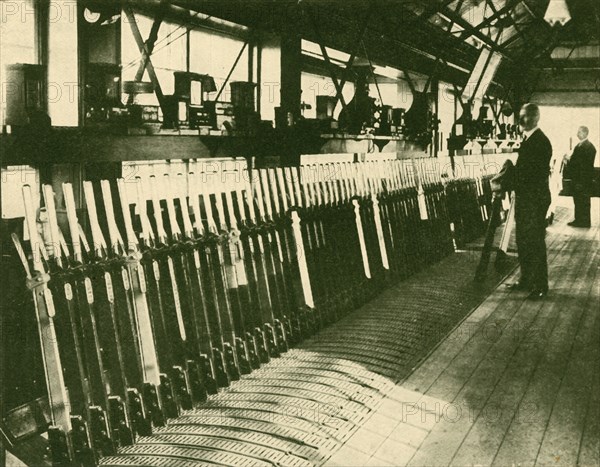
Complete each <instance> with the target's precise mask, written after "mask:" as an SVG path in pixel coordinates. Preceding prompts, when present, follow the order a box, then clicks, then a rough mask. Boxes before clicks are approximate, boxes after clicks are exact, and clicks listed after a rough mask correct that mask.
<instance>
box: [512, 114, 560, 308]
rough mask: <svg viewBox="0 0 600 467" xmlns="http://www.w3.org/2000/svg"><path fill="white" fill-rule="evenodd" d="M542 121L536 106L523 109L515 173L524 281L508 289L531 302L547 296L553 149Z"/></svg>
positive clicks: (516, 219) (517, 233)
mask: <svg viewBox="0 0 600 467" xmlns="http://www.w3.org/2000/svg"><path fill="white" fill-rule="evenodd" d="M539 119H540V109H539V108H538V106H537V105H535V104H525V105H524V106H523V108H522V109H521V112H520V114H519V120H520V121H519V123H520V125H521V128H522V129H523V133H524V138H523V141H522V143H521V147H520V148H519V157H518V159H517V163H516V165H515V170H514V189H515V224H516V237H517V251H518V254H519V264H520V266H521V278H520V280H519V282H517V283H515V284H510V285H509V287H511V288H513V289H516V290H527V291H529V292H530V293H529V298H530V299H539V298H543V297H545V296H546V294H547V293H548V264H547V259H546V240H545V237H546V213H547V211H548V207H549V206H550V186H549V175H550V159H551V158H552V145H551V144H550V141H549V140H548V138H547V137H546V135H545V134H544V133H543V132H542V130H540V129H539V128H538V122H539Z"/></svg>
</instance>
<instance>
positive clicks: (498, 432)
mask: <svg viewBox="0 0 600 467" xmlns="http://www.w3.org/2000/svg"><path fill="white" fill-rule="evenodd" d="M595 201H597V200H595ZM593 206H594V210H595V211H596V212H597V211H598V209H597V208H598V205H597V204H594V205H593ZM559 213H560V215H559V216H558V219H557V220H556V221H555V222H554V224H553V225H552V226H551V227H550V228H549V229H548V237H547V244H548V254H549V275H550V289H551V290H550V294H549V296H548V297H547V298H546V299H545V300H542V301H529V300H526V299H525V296H526V295H525V293H523V292H514V291H510V290H508V289H506V288H505V287H503V286H500V287H498V288H497V289H496V290H495V291H494V292H493V293H492V294H491V295H489V297H488V298H487V299H486V300H485V301H484V302H483V303H482V304H481V305H480V306H479V307H477V308H476V309H475V310H474V311H473V312H472V313H471V314H470V316H468V318H467V319H466V320H464V321H463V322H462V324H461V325H460V326H458V327H457V328H455V329H454V331H453V332H452V333H451V334H450V335H449V336H448V337H447V338H446V339H444V340H443V342H441V344H440V345H439V346H438V347H437V348H436V350H435V351H434V352H432V353H431V354H430V355H429V357H428V358H427V359H426V360H425V361H423V362H422V363H421V364H420V366H419V367H418V368H417V369H416V370H415V371H414V372H412V374H410V376H408V377H407V378H406V379H404V380H403V381H401V382H399V383H398V384H397V385H396V387H395V389H394V390H393V391H392V392H391V393H389V394H388V395H387V397H386V398H385V399H384V400H383V401H382V404H381V405H380V406H379V408H378V410H376V411H375V412H374V414H373V415H372V416H371V419H370V420H368V421H367V422H366V423H365V425H363V428H362V429H361V430H359V431H357V432H356V433H355V434H354V435H353V437H351V438H350V439H349V440H348V442H346V443H345V445H344V447H343V448H341V449H340V450H339V451H338V452H337V453H336V454H335V455H334V456H333V457H332V458H331V459H330V460H329V461H328V463H327V464H326V465H328V466H352V465H370V466H390V465H394V466H400V465H410V466H441V465H455V466H473V465H478V466H479V465H482V466H483V465H494V466H512V465H514V466H530V465H541V466H550V465H552V466H571V465H581V466H598V465H600V306H599V305H600V281H599V276H598V269H599V267H600V248H599V247H600V242H599V229H598V222H597V221H596V222H594V224H593V225H594V227H593V228H592V229H587V230H585V229H574V228H570V227H568V226H567V225H566V222H568V221H569V220H570V219H569V218H568V217H569V214H570V209H569V210H567V209H564V208H563V209H561V210H559ZM517 277H518V273H517V272H515V273H513V274H512V277H511V278H509V281H510V280H516V278H517ZM397 299H398V300H401V298H400V297H397Z"/></svg>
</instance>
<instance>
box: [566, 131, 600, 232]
mask: <svg viewBox="0 0 600 467" xmlns="http://www.w3.org/2000/svg"><path fill="white" fill-rule="evenodd" d="M588 134H589V130H588V128H587V127H585V126H580V127H579V129H578V130H577V138H578V139H579V143H578V144H577V146H575V148H574V149H573V154H572V155H571V157H570V158H569V163H568V164H567V167H566V168H565V170H566V171H567V173H568V177H569V178H570V179H571V180H572V183H573V204H574V205H575V220H574V221H573V222H569V225H570V226H572V227H590V225H591V216H590V210H591V206H590V192H591V187H592V180H593V176H594V159H595V158H596V148H595V147H594V145H593V144H592V143H590V142H589V141H588V139H587V138H588Z"/></svg>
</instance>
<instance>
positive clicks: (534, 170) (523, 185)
mask: <svg viewBox="0 0 600 467" xmlns="http://www.w3.org/2000/svg"><path fill="white" fill-rule="evenodd" d="M551 158H552V145H551V144H550V140H549V139H548V137H547V136H546V135H545V134H544V133H543V132H542V130H540V129H539V128H538V129H537V130H535V131H534V132H533V133H532V134H531V135H530V136H529V138H527V139H526V140H525V141H523V142H522V143H521V147H520V148H519V158H518V159H517V164H516V166H515V179H514V189H515V193H516V195H517V198H521V200H522V201H534V202H536V204H539V205H543V204H544V203H546V202H547V203H550V185H549V182H548V177H549V176H550V159H551Z"/></svg>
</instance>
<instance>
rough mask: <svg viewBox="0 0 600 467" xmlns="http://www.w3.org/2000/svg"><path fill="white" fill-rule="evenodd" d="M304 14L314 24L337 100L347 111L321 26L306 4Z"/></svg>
mask: <svg viewBox="0 0 600 467" xmlns="http://www.w3.org/2000/svg"><path fill="white" fill-rule="evenodd" d="M304 12H305V13H306V15H307V16H308V18H309V20H310V22H311V24H312V27H313V30H314V32H315V34H316V35H317V41H318V43H319V48H320V49H321V54H322V55H323V58H324V59H325V63H326V64H327V68H328V69H329V74H330V75H331V80H332V81H333V85H334V86H335V90H336V99H339V100H340V102H341V103H342V107H343V108H344V109H345V108H346V100H345V99H344V95H343V93H342V91H343V87H342V86H340V82H339V81H338V79H337V74H336V72H335V68H334V66H333V64H332V63H331V60H330V58H329V54H328V53H327V47H325V44H324V42H323V38H322V37H321V31H320V30H319V26H318V25H317V20H316V19H315V17H314V14H313V12H312V11H310V7H309V6H308V5H306V4H305V5H304Z"/></svg>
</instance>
